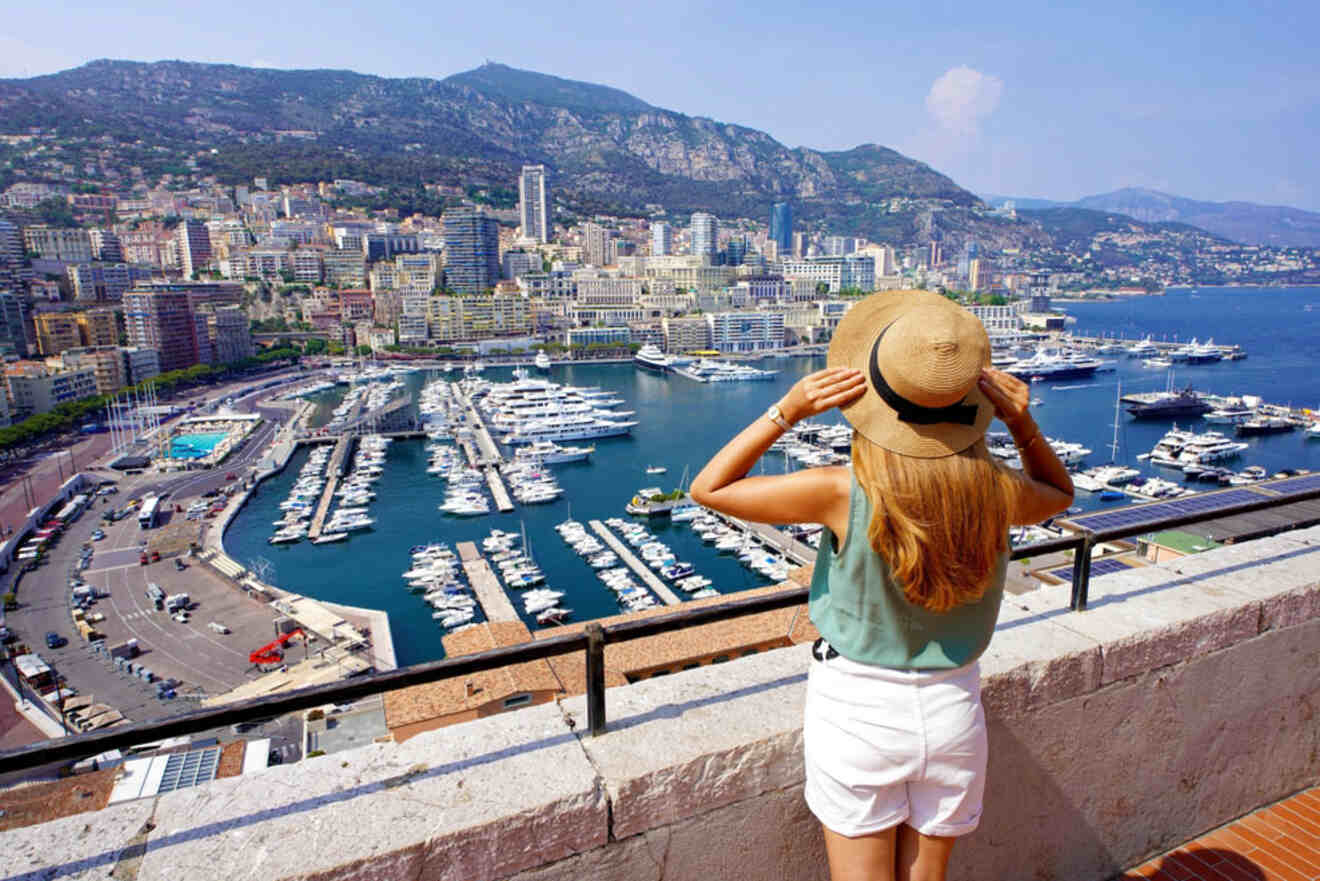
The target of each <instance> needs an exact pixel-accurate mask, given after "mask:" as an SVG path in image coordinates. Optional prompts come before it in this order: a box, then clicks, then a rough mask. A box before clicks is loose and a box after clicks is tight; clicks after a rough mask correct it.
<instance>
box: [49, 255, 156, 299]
mask: <svg viewBox="0 0 1320 881" xmlns="http://www.w3.org/2000/svg"><path fill="white" fill-rule="evenodd" d="M64 271H65V274H66V275H67V276H68V278H69V286H70V287H72V288H73V298H74V299H75V300H77V301H78V302H79V303H118V302H119V301H120V300H122V299H123V297H124V292H125V291H127V290H128V289H129V288H130V287H132V286H133V284H134V283H135V282H136V281H138V280H139V279H136V278H134V270H133V269H132V267H130V266H129V265H128V264H126V263H76V264H71V265H69V266H66V267H65V269H64ZM141 274H144V275H145V272H143V273H141Z"/></svg>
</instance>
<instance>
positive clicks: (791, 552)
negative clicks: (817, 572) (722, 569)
mask: <svg viewBox="0 0 1320 881" xmlns="http://www.w3.org/2000/svg"><path fill="white" fill-rule="evenodd" d="M711 513H712V514H714V515H715V516H716V517H718V518H720V519H721V520H723V521H724V522H725V523H727V524H728V525H729V526H732V527H733V528H734V529H737V530H739V531H741V532H750V533H752V534H753V535H755V536H756V537H757V538H759V539H760V540H761V543H762V544H765V545H769V546H770V547H772V548H774V549H775V550H776V551H778V552H779V553H781V554H783V555H784V556H785V557H786V558H787V559H789V560H791V561H793V562H794V563H796V564H797V565H799V566H814V565H815V563H816V549H815V548H813V547H812V546H811V545H809V544H804V543H803V542H800V541H798V540H797V539H795V538H793V537H792V536H791V535H786V534H784V533H783V532H781V531H780V530H778V529H776V528H775V527H773V526H771V525H769V524H768V523H751V522H749V521H747V520H739V519H738V518H737V517H730V516H729V515H728V514H721V513H720V512H719V511H712V512H711Z"/></svg>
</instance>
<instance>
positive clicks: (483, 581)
mask: <svg viewBox="0 0 1320 881" xmlns="http://www.w3.org/2000/svg"><path fill="white" fill-rule="evenodd" d="M458 558H459V560H460V561H462V563H463V572H464V573H465V574H466V575H467V579H468V584H470V585H472V592H473V593H474V594H476V595H477V602H479V603H481V611H482V612H484V613H485V615H486V620H487V621H518V620H520V619H519V618H518V612H517V611H516V610H515V609H514V608H513V603H512V602H511V601H510V600H509V595H508V594H507V593H505V592H504V588H503V587H501V586H500V582H499V579H497V578H496V577H495V573H494V572H493V571H491V568H490V564H489V563H487V562H486V560H485V558H484V557H482V556H481V554H480V553H479V552H478V551H477V546H476V544H474V543H473V542H470V541H460V542H459V543H458Z"/></svg>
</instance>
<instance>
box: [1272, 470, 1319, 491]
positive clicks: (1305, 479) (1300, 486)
mask: <svg viewBox="0 0 1320 881" xmlns="http://www.w3.org/2000/svg"><path fill="white" fill-rule="evenodd" d="M1261 489H1268V490H1273V491H1274V492H1276V493H1279V494H1281V495H1287V494H1288V493H1300V492H1306V491H1307V490H1308V489H1320V474H1304V475H1302V476H1301V477H1286V478H1284V479H1283V480H1275V481H1271V482H1269V483H1266V484H1263V485H1262V486H1261Z"/></svg>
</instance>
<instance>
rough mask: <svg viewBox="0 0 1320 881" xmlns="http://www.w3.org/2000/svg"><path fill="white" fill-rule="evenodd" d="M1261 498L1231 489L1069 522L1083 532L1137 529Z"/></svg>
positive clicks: (1122, 509) (1079, 518)
mask: <svg viewBox="0 0 1320 881" xmlns="http://www.w3.org/2000/svg"><path fill="white" fill-rule="evenodd" d="M1263 498H1265V496H1263V495H1262V494H1261V493H1257V492H1252V491H1251V490H1249V489H1230V490H1224V491H1223V492H1210V493H1199V494H1197V495H1194V496H1184V497H1183V498H1181V499H1171V500H1169V501H1167V502H1156V503H1154V504H1150V505H1135V506H1133V507H1130V508H1119V509H1118V510H1117V511H1104V512H1101V513H1098V514H1083V515H1082V516H1080V517H1072V518H1069V520H1068V522H1069V523H1072V524H1073V525H1075V526H1079V527H1082V528H1083V529H1090V530H1091V531H1093V532H1099V531H1100V530H1102V529H1114V528H1116V527H1122V526H1139V525H1141V524H1143V523H1150V522H1153V521H1155V520H1163V519H1164V518H1166V517H1181V516H1183V515H1186V514H1199V513H1203V512H1207V513H1212V512H1214V511H1216V510H1218V509H1220V508H1225V507H1228V506H1229V505H1239V504H1242V503H1243V502H1255V501H1260V500H1261V499H1263Z"/></svg>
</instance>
